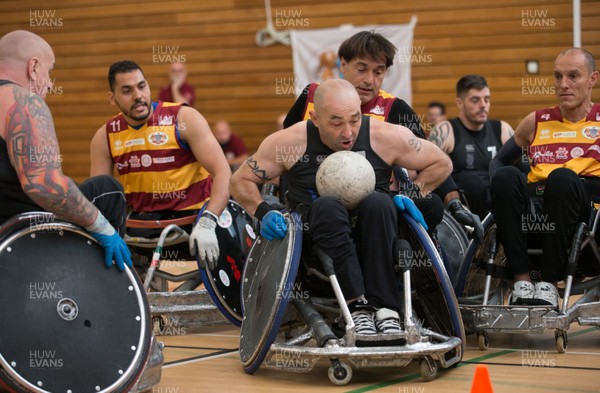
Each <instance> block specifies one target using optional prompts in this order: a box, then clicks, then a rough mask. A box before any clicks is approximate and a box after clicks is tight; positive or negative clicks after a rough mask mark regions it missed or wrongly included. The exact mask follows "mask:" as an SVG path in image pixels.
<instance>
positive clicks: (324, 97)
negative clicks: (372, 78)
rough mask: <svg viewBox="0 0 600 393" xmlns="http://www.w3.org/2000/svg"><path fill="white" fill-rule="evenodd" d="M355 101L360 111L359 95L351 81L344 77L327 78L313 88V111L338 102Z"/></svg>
mask: <svg viewBox="0 0 600 393" xmlns="http://www.w3.org/2000/svg"><path fill="white" fill-rule="evenodd" d="M353 101H354V102H355V103H356V105H357V108H358V111H359V112H360V97H359V96H358V93H357V92H356V89H355V88H354V86H353V85H352V83H350V82H348V81H347V80H345V79H327V80H325V81H324V82H322V83H321V84H320V85H319V86H318V87H317V89H316V90H315V112H317V113H319V112H320V111H321V110H322V109H324V108H326V107H332V106H335V105H336V104H338V103H346V102H348V103H349V104H352V102H353Z"/></svg>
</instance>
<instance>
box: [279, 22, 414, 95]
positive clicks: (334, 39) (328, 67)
mask: <svg viewBox="0 0 600 393" xmlns="http://www.w3.org/2000/svg"><path fill="white" fill-rule="evenodd" d="M415 24H416V17H413V18H412V19H411V21H410V22H409V23H406V24H401V25H369V26H342V27H339V28H330V29H314V30H292V31H291V35H290V37H291V43H292V51H293V62H294V79H295V83H294V84H295V85H296V86H295V87H296V88H295V89H294V90H295V93H296V97H297V96H298V95H300V93H301V92H302V89H303V88H304V87H305V86H306V85H307V84H309V83H312V82H321V81H322V80H324V79H327V78H331V77H334V78H343V75H342V74H341V73H340V71H339V59H338V57H337V51H338V48H339V46H340V44H341V43H342V42H343V41H344V40H345V39H346V38H349V37H351V36H352V35H354V34H356V33H358V32H360V31H365V30H367V31H371V30H374V31H375V32H377V33H379V34H381V35H383V36H384V37H385V38H387V39H388V40H390V41H391V42H392V43H393V44H394V45H395V46H396V48H397V49H398V51H397V52H396V56H395V57H394V64H393V65H392V66H391V67H390V68H389V69H388V70H387V74H386V76H385V79H384V81H383V84H382V86H381V88H382V89H383V90H385V91H387V92H388V93H391V94H393V95H394V96H396V97H398V98H401V99H403V100H404V101H406V102H407V103H408V104H409V105H410V104H411V99H412V87H411V76H410V65H411V54H412V51H413V50H412V41H413V29H414V26H415Z"/></svg>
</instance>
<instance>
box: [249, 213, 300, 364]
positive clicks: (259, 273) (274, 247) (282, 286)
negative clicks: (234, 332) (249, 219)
mask: <svg viewBox="0 0 600 393" xmlns="http://www.w3.org/2000/svg"><path fill="white" fill-rule="evenodd" d="M301 228H302V225H301V220H300V216H299V215H298V214H296V213H290V215H289V221H288V233H287V235H286V237H285V238H284V239H283V240H272V241H269V240H265V239H262V238H258V239H257V241H256V242H255V243H254V246H253V247H252V250H251V251H250V254H249V256H248V260H247V261H246V265H245V268H244V276H243V280H242V296H243V309H244V317H243V320H242V327H241V331H240V359H241V361H242V366H243V367H244V371H246V372H247V373H249V374H252V373H254V372H255V371H256V370H257V369H258V368H259V367H260V365H261V364H262V362H263V360H264V359H265V356H266V355H267V352H268V350H269V348H270V347H271V344H272V343H273V342H274V341H275V339H276V338H277V335H278V333H279V328H280V326H281V322H282V319H283V317H284V314H285V312H286V309H287V305H288V303H289V301H290V300H291V299H293V298H294V293H293V291H294V289H295V288H294V285H293V284H294V282H295V280H296V274H297V272H298V265H299V262H300V253H301V250H302V230H301Z"/></svg>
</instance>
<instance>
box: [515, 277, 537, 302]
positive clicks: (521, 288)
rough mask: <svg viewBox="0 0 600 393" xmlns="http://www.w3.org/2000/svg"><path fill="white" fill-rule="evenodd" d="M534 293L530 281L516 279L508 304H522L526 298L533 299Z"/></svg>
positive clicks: (533, 287)
mask: <svg viewBox="0 0 600 393" xmlns="http://www.w3.org/2000/svg"><path fill="white" fill-rule="evenodd" d="M534 294H535V286H534V285H533V284H532V283H530V282H529V281H517V282H515V285H514V289H513V291H512V295H511V299H510V304H524V303H526V302H527V301H528V300H531V299H533V295H534Z"/></svg>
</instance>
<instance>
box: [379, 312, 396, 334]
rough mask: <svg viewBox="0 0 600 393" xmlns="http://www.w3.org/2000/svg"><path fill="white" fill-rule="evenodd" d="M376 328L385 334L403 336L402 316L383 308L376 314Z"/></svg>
mask: <svg viewBox="0 0 600 393" xmlns="http://www.w3.org/2000/svg"><path fill="white" fill-rule="evenodd" d="M375 326H377V330H378V331H379V332H381V333H383V334H401V333H402V327H400V315H398V312H397V311H394V310H390V309H389V308H382V309H380V310H379V311H377V312H376V313H375Z"/></svg>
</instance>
